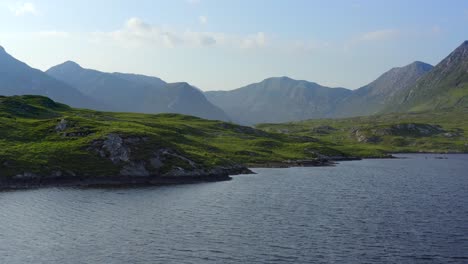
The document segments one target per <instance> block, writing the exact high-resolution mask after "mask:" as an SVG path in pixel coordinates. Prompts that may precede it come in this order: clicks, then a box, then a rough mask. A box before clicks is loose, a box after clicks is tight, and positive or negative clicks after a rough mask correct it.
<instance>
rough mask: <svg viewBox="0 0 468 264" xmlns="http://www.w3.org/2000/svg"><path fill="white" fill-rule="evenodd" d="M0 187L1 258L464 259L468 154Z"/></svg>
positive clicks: (14, 262)
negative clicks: (145, 182)
mask: <svg viewBox="0 0 468 264" xmlns="http://www.w3.org/2000/svg"><path fill="white" fill-rule="evenodd" d="M404 156H406V157H408V158H407V159H388V160H363V161H349V162H342V163H341V164H339V165H338V166H336V167H315V168H290V169H256V170H255V171H256V172H257V173H258V174H256V175H245V176H236V177H234V179H233V180H232V181H228V182H217V183H204V184H192V185H180V186H167V187H148V188H134V189H71V188H48V189H37V190H28V191H13V192H0V263H8V264H20V263H21V264H24V263H35V264H36V263H331V262H339V263H468V155H444V157H447V158H448V159H436V158H435V157H436V156H440V155H404Z"/></svg>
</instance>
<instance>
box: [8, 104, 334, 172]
mask: <svg viewBox="0 0 468 264" xmlns="http://www.w3.org/2000/svg"><path fill="white" fill-rule="evenodd" d="M62 119H65V120H66V121H67V128H66V129H65V130H64V131H57V130H56V126H57V124H59V123H60V121H61V120H62ZM111 133H114V134H119V135H120V136H122V137H124V138H125V137H140V138H146V139H147V141H145V142H144V143H139V144H137V145H136V146H135V147H134V149H132V153H131V156H132V159H133V160H139V159H146V158H148V157H149V156H151V155H152V153H154V151H155V149H158V148H163V147H165V148H171V149H174V150H176V151H177V152H178V153H181V154H182V155H183V156H185V157H188V158H190V159H191V160H193V161H195V162H196V163H197V164H200V165H201V166H202V167H204V168H212V167H216V166H223V165H229V164H234V163H241V164H247V165H251V164H260V163H267V162H280V161H284V160H288V159H292V160H294V159H311V158H314V157H316V156H317V153H320V154H328V155H337V154H343V153H342V152H341V151H339V150H336V149H334V148H333V147H332V146H331V145H330V144H329V143H327V142H316V141H310V140H308V139H304V138H296V137H291V136H289V135H285V134H280V133H269V132H264V131H260V130H256V129H253V128H250V127H243V126H238V125H234V124H230V123H225V122H221V121H212V120H204V119H200V118H197V117H192V116H184V115H178V114H158V115H149V114H134V113H111V112H98V111H91V110H84V109H73V108H70V107H68V106H66V105H63V104H59V103H56V102H54V101H52V100H50V99H48V98H46V97H41V96H13V97H0V176H6V177H8V176H14V175H16V174H18V173H23V172H32V173H36V174H39V175H48V174H51V173H54V172H56V171H62V172H70V173H71V172H73V173H75V174H79V175H80V176H101V175H102V176H109V175H117V174H118V173H119V171H120V170H121V168H122V166H123V165H124V164H118V165H116V164H113V163H112V162H111V161H110V160H109V159H107V158H102V157H101V156H100V155H99V154H98V153H96V152H95V151H91V150H90V146H91V145H92V144H93V142H96V141H99V140H101V141H102V140H104V139H105V138H106V136H107V135H109V134H111ZM164 166H165V167H164V171H168V170H171V169H173V168H175V167H184V166H186V164H184V162H182V161H181V160H178V159H176V158H175V159H170V160H168V161H167V163H166V164H165V165H164Z"/></svg>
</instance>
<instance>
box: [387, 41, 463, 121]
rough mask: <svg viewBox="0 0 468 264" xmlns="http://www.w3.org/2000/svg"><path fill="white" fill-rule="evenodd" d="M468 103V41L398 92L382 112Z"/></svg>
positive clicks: (421, 109) (417, 109) (427, 108)
mask: <svg viewBox="0 0 468 264" xmlns="http://www.w3.org/2000/svg"><path fill="white" fill-rule="evenodd" d="M466 106H468V41H465V42H463V43H462V44H461V45H460V46H459V47H458V48H457V49H455V50H454V51H453V52H452V53H450V54H449V55H448V56H447V57H446V58H445V59H443V60H442V61H441V62H440V63H439V64H437V65H436V66H435V67H434V69H432V70H431V71H430V72H429V73H428V74H426V75H425V76H424V77H422V78H421V79H420V80H418V81H417V82H416V83H415V84H414V85H413V86H412V87H410V88H409V89H407V90H405V91H401V92H399V93H398V95H396V96H395V98H394V100H392V101H391V102H389V104H388V106H387V107H386V109H385V110H384V112H402V111H423V110H434V109H444V108H451V107H466Z"/></svg>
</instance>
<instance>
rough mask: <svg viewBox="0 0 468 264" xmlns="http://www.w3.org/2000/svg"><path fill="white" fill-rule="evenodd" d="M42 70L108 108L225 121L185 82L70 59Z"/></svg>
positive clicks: (211, 105) (119, 110)
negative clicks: (105, 69) (98, 67)
mask: <svg viewBox="0 0 468 264" xmlns="http://www.w3.org/2000/svg"><path fill="white" fill-rule="evenodd" d="M46 73H47V74H48V75H49V76H51V77H54V78H56V79H57V80H61V81H63V82H65V83H67V84H69V85H71V86H73V87H76V88H77V89H78V90H79V91H80V92H81V93H83V94H85V95H87V96H89V97H92V98H95V99H96V100H98V101H100V102H103V103H104V104H106V105H107V106H109V110H111V111H117V112H138V113H151V114H152V113H178V114H186V115H193V116H197V117H202V118H206V119H217V120H224V121H228V120H229V118H228V116H227V115H226V114H225V113H224V112H223V111H222V110H221V109H219V108H218V107H216V106H214V105H213V104H212V103H210V102H209V101H208V100H207V99H206V98H205V96H204V94H203V93H202V92H201V91H200V90H199V89H197V88H195V87H193V86H191V85H189V84H188V83H185V82H180V83H166V82H165V81H163V80H161V79H159V78H156V77H150V76H145V75H137V74H126V73H106V72H100V71H96V70H92V69H85V68H82V67H81V66H80V65H78V64H77V63H75V62H72V61H67V62H65V63H62V64H60V65H57V66H54V67H52V68H50V69H49V70H47V71H46Z"/></svg>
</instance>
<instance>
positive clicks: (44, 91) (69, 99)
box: [0, 46, 106, 109]
mask: <svg viewBox="0 0 468 264" xmlns="http://www.w3.org/2000/svg"><path fill="white" fill-rule="evenodd" d="M25 94H32V95H43V96H48V97H50V98H52V99H53V100H56V101H59V102H63V103H66V104H69V105H71V106H74V107H81V108H94V109H106V108H105V106H104V105H103V104H99V103H98V102H96V101H95V100H92V99H91V98H89V97H87V96H85V95H84V94H82V93H81V92H79V91H78V90H77V89H75V88H74V87H72V86H70V85H68V84H66V83H64V82H61V81H58V80H56V79H54V78H52V77H50V76H49V75H47V74H45V73H44V72H42V71H40V70H37V69H34V68H31V67H29V66H28V65H27V64H25V63H23V62H21V61H19V60H17V59H15V58H14V57H12V56H11V55H9V54H8V53H7V52H6V51H5V49H4V48H3V47H2V46H0V95H25Z"/></svg>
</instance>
